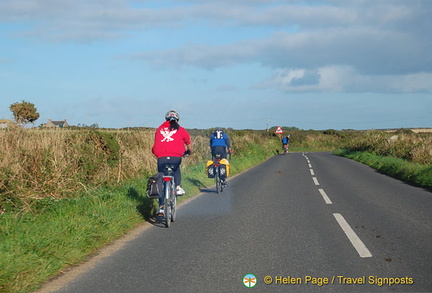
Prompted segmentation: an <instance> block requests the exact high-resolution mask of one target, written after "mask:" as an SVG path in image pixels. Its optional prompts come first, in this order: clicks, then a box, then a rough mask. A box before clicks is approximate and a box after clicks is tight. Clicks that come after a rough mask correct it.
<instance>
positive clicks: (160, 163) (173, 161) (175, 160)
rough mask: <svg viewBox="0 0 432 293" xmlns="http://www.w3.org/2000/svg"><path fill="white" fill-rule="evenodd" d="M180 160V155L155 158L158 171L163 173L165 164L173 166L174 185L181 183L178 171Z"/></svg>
mask: <svg viewBox="0 0 432 293" xmlns="http://www.w3.org/2000/svg"><path fill="white" fill-rule="evenodd" d="M181 162H182V158H181V157H161V158H158V160H157V167H158V172H163V173H165V166H166V165H173V166H174V169H173V171H174V181H175V184H176V186H178V185H181V172H180V165H181Z"/></svg>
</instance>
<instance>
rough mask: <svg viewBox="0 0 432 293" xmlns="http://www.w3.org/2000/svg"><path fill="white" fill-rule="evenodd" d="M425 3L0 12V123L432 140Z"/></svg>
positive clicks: (201, 0)
mask: <svg viewBox="0 0 432 293" xmlns="http://www.w3.org/2000/svg"><path fill="white" fill-rule="evenodd" d="M431 15H432V1H430V0H313V1H312V0H310V1H308V0H304V1H300V0H285V1H283V0H230V1H228V0H214V1H210V0H163V1H162V0H149V1H146V0H136V1H135V0H129V1H128V0H91V1H89V0H0V119H11V118H13V115H12V112H11V111H10V109H9V107H10V105H11V104H13V103H16V102H22V101H28V102H31V103H33V104H35V107H36V108H37V110H38V112H39V113H40V118H39V119H38V120H37V121H36V123H35V126H39V125H40V124H42V123H45V122H47V121H48V119H52V120H64V119H66V120H67V122H68V123H69V124H70V125H93V124H98V125H99V127H103V128H123V127H157V126H159V125H160V124H161V123H162V122H163V121H164V116H165V113H166V112H167V111H168V110H171V109H175V110H176V111H177V112H178V113H179V114H180V124H181V125H182V126H184V127H185V128H198V129H207V128H212V127H230V128H234V129H257V130H258V129H266V128H267V127H272V126H288V127H297V128H300V129H306V130H307V129H315V130H325V129H359V130H363V129H382V128H409V127H432V18H431Z"/></svg>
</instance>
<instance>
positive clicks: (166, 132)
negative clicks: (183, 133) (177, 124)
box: [160, 127, 177, 142]
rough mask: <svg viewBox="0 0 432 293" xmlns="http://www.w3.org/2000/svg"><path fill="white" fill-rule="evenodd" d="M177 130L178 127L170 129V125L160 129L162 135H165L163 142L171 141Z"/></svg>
mask: <svg viewBox="0 0 432 293" xmlns="http://www.w3.org/2000/svg"><path fill="white" fill-rule="evenodd" d="M176 132H177V129H174V130H169V128H168V127H165V128H163V129H161V130H160V133H161V134H162V136H163V137H164V138H163V139H162V140H161V142H164V141H166V142H170V141H173V140H174V138H172V136H173V135H174V134H175V133H176Z"/></svg>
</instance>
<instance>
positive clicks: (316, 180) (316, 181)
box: [312, 177, 319, 185]
mask: <svg viewBox="0 0 432 293" xmlns="http://www.w3.org/2000/svg"><path fill="white" fill-rule="evenodd" d="M312 180H313V181H314V183H315V185H319V182H318V179H317V178H316V177H312Z"/></svg>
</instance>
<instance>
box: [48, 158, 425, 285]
mask: <svg viewBox="0 0 432 293" xmlns="http://www.w3.org/2000/svg"><path fill="white" fill-rule="evenodd" d="M228 182H229V187H228V188H227V189H225V190H224V192H223V193H221V194H216V193H215V192H213V190H214V189H209V190H205V191H204V192H203V193H202V194H201V195H200V196H198V197H196V198H195V199H193V200H191V201H189V202H188V203H186V204H183V205H182V206H181V207H180V208H179V209H178V213H177V221H176V222H175V223H173V224H172V226H171V228H169V229H167V228H164V227H163V226H161V225H151V224H147V226H149V227H148V228H146V229H143V230H142V231H141V232H139V233H136V235H135V236H134V237H133V239H130V240H128V241H127V242H125V243H124V244H123V245H122V247H121V249H119V250H117V251H115V252H113V253H111V254H110V255H109V256H107V257H104V258H101V259H100V260H99V261H94V262H93V263H92V265H91V266H88V268H86V269H85V270H82V272H81V273H80V275H78V276H76V277H73V278H69V279H68V282H67V283H65V282H62V283H61V282H60V283H61V284H62V286H63V287H61V286H60V287H59V285H57V287H52V286H51V289H50V287H49V286H47V287H45V292H46V291H52V290H54V289H53V288H55V291H56V292H74V293H77V292H86V293H87V292H92V293H96V292H104V293H106V292H252V291H255V292H263V291H264V292H285V291H287V292H300V291H308V292H311V291H338V292H370V291H397V292H408V291H411V292H427V291H429V292H430V291H432V278H431V276H430V274H431V272H432V243H431V242H432V193H431V192H429V191H426V190H423V189H421V188H417V187H413V186H409V185H407V184H404V183H402V182H400V181H398V180H394V179H392V178H389V177H387V176H384V175H382V174H379V173H377V172H376V171H374V170H373V169H371V168H369V167H367V166H364V165H362V164H359V163H356V162H353V161H351V160H348V159H345V158H340V157H337V156H333V155H331V154H330V153H304V154H302V153H289V154H287V155H278V156H274V157H272V158H271V159H269V160H268V161H266V162H265V163H263V164H261V165H259V166H257V167H255V168H253V169H250V170H248V171H247V172H244V173H243V174H241V175H239V176H236V177H234V178H231V179H230V180H229V181H228ZM248 274H253V275H254V276H246V275H248ZM245 276H246V279H245V278H244V277H245ZM254 277H256V279H254ZM244 281H245V283H244ZM57 282H59V280H57ZM265 282H268V283H271V284H266V283H265ZM64 283H65V284H64ZM58 284H59V283H58ZM251 285H255V286H254V287H253V288H248V286H251Z"/></svg>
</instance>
